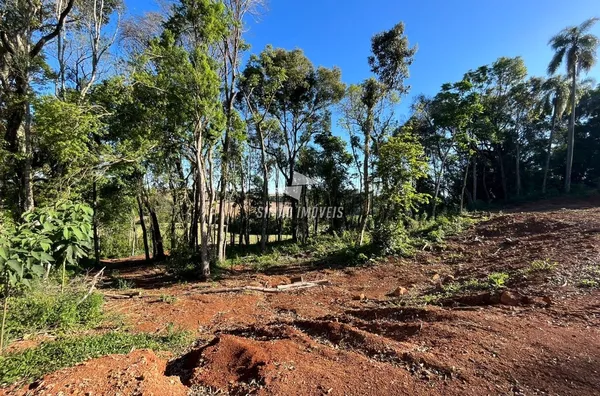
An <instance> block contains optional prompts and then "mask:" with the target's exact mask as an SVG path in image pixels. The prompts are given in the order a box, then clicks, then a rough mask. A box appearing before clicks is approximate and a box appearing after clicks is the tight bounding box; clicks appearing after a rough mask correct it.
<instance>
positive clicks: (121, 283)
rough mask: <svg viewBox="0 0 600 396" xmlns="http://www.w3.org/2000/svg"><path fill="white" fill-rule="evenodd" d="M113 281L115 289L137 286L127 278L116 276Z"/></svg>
mask: <svg viewBox="0 0 600 396" xmlns="http://www.w3.org/2000/svg"><path fill="white" fill-rule="evenodd" d="M113 282H114V283H113V285H114V287H115V289H119V290H125V289H132V288H134V287H135V283H133V282H132V281H130V280H129V279H125V278H119V277H115V278H114V279H113Z"/></svg>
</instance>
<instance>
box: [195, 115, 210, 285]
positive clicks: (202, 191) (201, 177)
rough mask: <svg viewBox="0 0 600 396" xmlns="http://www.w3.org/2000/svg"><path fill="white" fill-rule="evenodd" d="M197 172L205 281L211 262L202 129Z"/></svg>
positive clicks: (197, 153)
mask: <svg viewBox="0 0 600 396" xmlns="http://www.w3.org/2000/svg"><path fill="white" fill-rule="evenodd" d="M196 165H197V166H196V171H197V172H198V174H197V187H196V188H197V189H198V201H199V203H198V216H197V217H198V220H199V221H200V244H201V245H200V272H201V276H202V278H204V279H208V278H209V277H210V262H209V257H208V229H207V224H206V221H207V219H206V185H205V174H204V161H203V158H202V128H200V127H199V125H198V126H197V130H196Z"/></svg>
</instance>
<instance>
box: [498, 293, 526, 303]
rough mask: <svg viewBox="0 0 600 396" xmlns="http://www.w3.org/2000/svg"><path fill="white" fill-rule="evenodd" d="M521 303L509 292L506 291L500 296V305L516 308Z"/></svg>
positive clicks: (517, 297)
mask: <svg viewBox="0 0 600 396" xmlns="http://www.w3.org/2000/svg"><path fill="white" fill-rule="evenodd" d="M520 303H521V299H520V298H519V296H517V295H516V294H515V293H513V292H511V291H510V290H506V291H504V292H503V293H502V295H500V304H503V305H510V306H516V305H519V304H520Z"/></svg>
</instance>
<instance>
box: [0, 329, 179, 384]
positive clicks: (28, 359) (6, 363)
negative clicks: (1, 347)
mask: <svg viewBox="0 0 600 396" xmlns="http://www.w3.org/2000/svg"><path fill="white" fill-rule="evenodd" d="M190 342H191V335H190V334H189V333H188V332H184V331H175V330H170V331H169V332H168V333H167V334H166V335H156V334H145V333H142V334H130V333H124V332H110V333H106V334H102V335H90V336H83V337H66V338H63V339H59V340H57V341H50V342H44V343H42V344H40V345H39V346H37V347H35V348H30V349H26V350H23V351H19V352H15V353H10V354H7V355H5V356H0V385H1V386H6V385H10V384H13V383H15V382H18V381H32V380H35V379H37V378H39V377H41V376H43V375H45V374H48V373H51V372H54V371H57V370H60V369H62V368H65V367H71V366H74V365H76V364H79V363H81V362H83V361H86V360H88V359H93V358H97V357H100V356H105V355H111V354H124V353H129V352H130V351H131V350H132V349H134V348H135V349H152V350H157V351H158V350H165V351H173V352H178V351H180V350H182V349H183V348H184V347H185V346H187V345H189V343H190Z"/></svg>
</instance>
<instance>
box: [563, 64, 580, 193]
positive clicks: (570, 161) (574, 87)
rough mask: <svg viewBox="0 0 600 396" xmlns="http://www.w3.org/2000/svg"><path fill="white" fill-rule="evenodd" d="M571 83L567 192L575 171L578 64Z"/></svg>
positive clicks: (569, 189) (566, 176)
mask: <svg viewBox="0 0 600 396" xmlns="http://www.w3.org/2000/svg"><path fill="white" fill-rule="evenodd" d="M571 78H572V85H571V119H570V120H569V133H568V135H567V174H566V175H565V192H566V193H567V194H568V193H569V192H571V174H572V172H573V148H574V146H575V95H576V94H577V65H576V64H575V66H574V70H573V76H572V77H571Z"/></svg>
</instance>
